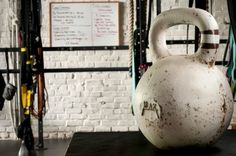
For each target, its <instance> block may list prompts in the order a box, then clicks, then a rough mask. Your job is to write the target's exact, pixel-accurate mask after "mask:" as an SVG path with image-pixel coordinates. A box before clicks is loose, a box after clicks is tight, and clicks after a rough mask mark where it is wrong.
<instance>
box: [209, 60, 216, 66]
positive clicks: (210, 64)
mask: <svg viewBox="0 0 236 156" xmlns="http://www.w3.org/2000/svg"><path fill="white" fill-rule="evenodd" d="M214 63H215V61H214V60H213V59H212V60H211V61H209V62H208V67H209V68H211V67H212V66H213V65H214Z"/></svg>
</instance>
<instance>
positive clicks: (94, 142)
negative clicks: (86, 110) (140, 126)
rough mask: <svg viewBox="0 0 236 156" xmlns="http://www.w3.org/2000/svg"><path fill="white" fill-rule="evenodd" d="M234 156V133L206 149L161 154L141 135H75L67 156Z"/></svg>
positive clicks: (230, 132)
mask: <svg viewBox="0 0 236 156" xmlns="http://www.w3.org/2000/svg"><path fill="white" fill-rule="evenodd" d="M177 155H179V156H236V131H226V132H225V134H224V135H223V136H222V138H220V139H219V140H218V142H217V143H216V144H215V145H213V146H211V147H207V148H197V149H182V150H172V151H161V150H158V149H157V148H155V147H154V146H153V145H152V144H150V143H149V142H148V141H147V140H146V139H145V138H144V136H143V135H142V134H141V133H140V132H122V133H115V132H113V133H111V132H107V133H103V132H101V133H81V132H78V133H75V134H74V135H73V138H72V140H71V142H70V146H69V148H68V150H67V153H66V156H177Z"/></svg>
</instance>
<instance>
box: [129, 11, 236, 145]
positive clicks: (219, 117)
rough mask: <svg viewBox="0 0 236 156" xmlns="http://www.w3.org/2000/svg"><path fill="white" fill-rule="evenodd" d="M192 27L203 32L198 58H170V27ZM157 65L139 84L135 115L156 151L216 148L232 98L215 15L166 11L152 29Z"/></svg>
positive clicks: (193, 56) (146, 73)
mask: <svg viewBox="0 0 236 156" xmlns="http://www.w3.org/2000/svg"><path fill="white" fill-rule="evenodd" d="M178 24H191V25H195V26H197V27H198V28H199V30H200V32H201V43H200V48H199V49H198V50H197V52H196V53H195V54H193V55H171V54H170V53H169V52H168V49H167V46H166V39H165V31H166V29H167V28H169V27H171V26H174V25H178ZM149 41H150V51H151V53H152V56H153V57H152V58H154V60H153V65H152V66H151V67H150V68H149V69H148V70H147V71H146V72H145V73H144V75H143V76H142V78H141V80H140V81H139V83H138V85H137V88H136V92H135V99H134V106H133V109H134V114H135V117H136V120H137V123H138V126H139V128H140V130H141V131H142V133H143V134H144V136H145V137H146V138H147V139H148V140H149V141H150V142H151V143H152V144H154V145H155V146H156V147H157V148H160V149H171V148H179V147H186V146H206V145H210V144H213V143H214V142H215V141H216V140H217V139H218V138H219V137H220V136H221V135H222V134H223V133H224V131H225V130H226V129H227V127H228V126H229V124H230V120H231V118H232V114H233V97H232V93H231V89H230V86H229V84H228V81H227V79H226V77H225V76H224V74H223V73H222V72H221V71H220V70H219V69H218V68H217V67H216V66H215V59H216V58H215V57H216V52H217V48H218V46H219V30H218V25H217V22H216V21H215V19H214V17H213V16H212V15H211V14H209V13H208V12H206V11H204V10H201V9H194V8H178V9H172V10H168V11H165V12H163V13H161V14H160V15H159V16H157V17H156V19H155V20H154V23H153V25H152V26H151V30H150V38H149Z"/></svg>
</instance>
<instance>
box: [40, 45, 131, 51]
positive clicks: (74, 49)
mask: <svg viewBox="0 0 236 156" xmlns="http://www.w3.org/2000/svg"><path fill="white" fill-rule="evenodd" d="M127 49H129V46H127V45H124V46H82V47H43V51H76V50H127Z"/></svg>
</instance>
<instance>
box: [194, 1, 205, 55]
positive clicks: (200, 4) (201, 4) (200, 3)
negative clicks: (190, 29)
mask: <svg viewBox="0 0 236 156" xmlns="http://www.w3.org/2000/svg"><path fill="white" fill-rule="evenodd" d="M195 7H196V8H200V9H203V10H208V0H201V1H199V0H195ZM199 42H200V32H199V29H198V28H197V27H195V45H194V51H197V49H198V47H199Z"/></svg>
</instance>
